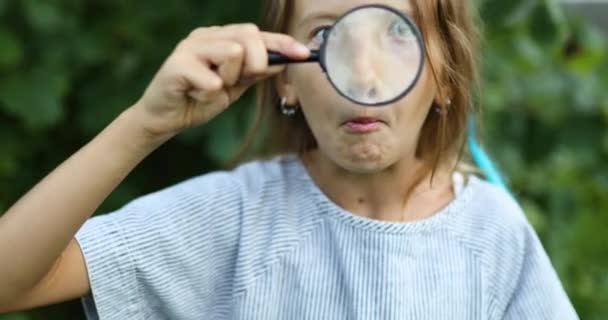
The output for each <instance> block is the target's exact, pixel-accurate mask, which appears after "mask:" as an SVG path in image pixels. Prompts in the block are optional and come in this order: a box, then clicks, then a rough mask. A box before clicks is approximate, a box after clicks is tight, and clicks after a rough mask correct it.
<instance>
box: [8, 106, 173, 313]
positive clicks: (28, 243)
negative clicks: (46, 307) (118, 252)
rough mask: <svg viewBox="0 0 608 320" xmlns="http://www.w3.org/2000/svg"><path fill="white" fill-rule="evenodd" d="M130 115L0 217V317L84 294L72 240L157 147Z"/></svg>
mask: <svg viewBox="0 0 608 320" xmlns="http://www.w3.org/2000/svg"><path fill="white" fill-rule="evenodd" d="M135 117H136V115H135V111H134V109H129V110H127V111H125V112H124V113H123V114H122V115H120V116H119V117H118V118H117V119H116V120H115V121H114V122H112V123H111V124H110V125H109V126H108V127H107V128H106V129H105V130H103V131H102V132H101V133H100V134H99V135H98V136H97V137H96V138H95V139H93V140H92V141H91V142H90V143H89V144H87V145H86V146H85V147H83V148H82V149H81V150H80V151H78V152H77V153H76V154H74V155H73V156H72V157H71V158H69V159H68V160H66V161H65V162H64V163H63V164H61V165H60V166H59V167H58V168H57V169H55V171H53V172H52V173H51V174H49V175H48V176H47V177H46V178H44V179H43V180H42V181H41V182H40V183H38V185H36V186H35V187H34V188H33V189H32V190H31V191H29V192H28V193H27V194H26V195H25V196H23V197H22V198H21V199H20V200H19V201H18V202H17V203H16V204H15V205H13V207H11V208H10V209H9V210H8V211H7V212H6V213H5V214H4V216H3V217H2V218H1V219H0V261H1V263H0V279H2V280H0V312H5V311H8V310H7V308H8V307H7V306H8V305H10V304H13V305H14V304H15V303H17V305H14V307H17V306H18V305H22V306H27V307H31V306H38V305H42V304H47V303H52V302H57V301H62V300H65V299H66V298H67V299H69V298H76V297H78V296H82V295H83V294H85V293H86V292H87V291H88V290H89V286H88V281H87V277H86V269H85V266H84V262H83V257H82V253H81V252H80V250H79V248H78V245H77V244H76V243H75V241H74V240H72V239H73V236H74V234H76V232H77V231H78V229H79V228H80V226H81V225H82V224H83V223H84V222H85V221H86V219H87V218H89V216H90V215H91V214H92V213H93V212H95V210H96V209H97V207H98V206H99V205H100V204H101V203H102V201H103V200H104V199H105V198H106V197H107V196H108V195H109V194H110V192H112V190H114V188H116V186H117V185H118V184H119V183H120V182H121V181H122V180H123V179H124V178H125V177H126V176H127V174H128V173H129V172H130V171H131V170H133V168H134V167H135V166H136V165H137V164H138V163H139V162H140V161H141V160H142V159H144V158H145V157H146V156H147V155H148V154H149V153H150V152H152V151H153V150H154V149H155V148H156V147H157V146H158V145H160V144H161V143H162V140H157V141H154V140H151V139H149V138H147V137H145V136H144V135H143V134H142V133H141V132H142V131H141V130H139V128H138V127H137V125H136V124H137V121H136V118H135ZM127 137H128V138H127ZM66 246H67V247H66ZM62 252H63V254H62ZM58 257H60V258H59V259H58ZM49 270H51V271H49ZM16 301H18V302H16Z"/></svg>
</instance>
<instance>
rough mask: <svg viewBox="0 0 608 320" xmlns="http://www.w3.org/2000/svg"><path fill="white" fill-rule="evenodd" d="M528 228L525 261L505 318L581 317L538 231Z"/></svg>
mask: <svg viewBox="0 0 608 320" xmlns="http://www.w3.org/2000/svg"><path fill="white" fill-rule="evenodd" d="M525 229H526V233H525V241H524V259H523V264H522V268H521V271H520V274H519V277H518V279H517V284H516V286H515V290H514V291H513V293H512V295H511V296H510V297H508V298H507V300H508V302H507V306H506V311H505V314H504V316H503V319H505V320H515V319H538V320H542V319H563V320H570V319H579V318H578V316H577V314H576V311H575V310H574V308H573V306H572V303H571V302H570V300H569V299H568V296H567V294H566V292H565V290H564V288H563V286H562V284H561V282H560V280H559V277H558V275H557V273H556V271H555V269H554V268H553V266H552V264H551V261H550V260H549V257H548V255H547V253H546V252H545V250H544V248H543V246H542V244H541V242H540V240H539V238H538V236H537V234H536V232H535V231H534V230H533V229H532V226H531V225H527V228H525Z"/></svg>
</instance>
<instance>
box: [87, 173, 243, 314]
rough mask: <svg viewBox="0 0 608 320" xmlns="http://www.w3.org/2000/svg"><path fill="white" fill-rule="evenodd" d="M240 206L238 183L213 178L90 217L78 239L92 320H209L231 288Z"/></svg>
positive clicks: (227, 178)
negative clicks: (83, 261)
mask: <svg viewBox="0 0 608 320" xmlns="http://www.w3.org/2000/svg"><path fill="white" fill-rule="evenodd" d="M241 206H242V204H241V189H240V187H239V185H238V183H237V181H235V180H234V179H232V177H231V176H229V175H228V174H226V173H214V174H208V175H204V176H201V177H197V178H193V179H190V180H188V181H186V182H183V183H181V184H178V185H176V186H173V187H170V188H167V189H165V190H162V191H159V192H156V193H153V194H150V195H146V196H144V197H141V198H139V199H136V200H134V201H133V202H131V203H129V204H127V205H126V206H124V207H123V208H121V209H119V210H117V211H115V212H112V213H109V214H105V215H99V216H95V217H93V218H91V219H89V220H88V221H87V222H86V223H85V224H84V225H83V226H82V228H81V229H80V230H79V231H78V233H77V234H76V240H77V241H78V243H79V245H80V247H81V250H82V253H83V256H84V258H85V263H86V268H87V272H88V276H89V282H90V287H91V292H90V294H89V295H88V296H86V297H84V298H83V306H84V308H85V313H86V315H87V318H88V319H102V320H104V319H176V318H186V319H190V318H210V317H211V312H212V309H213V306H214V304H215V302H216V301H215V300H214V299H216V298H217V297H221V296H222V295H225V294H228V291H227V290H230V285H229V283H230V278H229V275H230V274H231V273H232V272H231V269H232V268H233V266H234V260H235V259H236V255H237V253H238V236H239V232H238V230H239V223H240V218H239V217H240V214H241V212H240V208H241ZM224 291H226V292H224Z"/></svg>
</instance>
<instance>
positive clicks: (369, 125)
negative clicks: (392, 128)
mask: <svg viewBox="0 0 608 320" xmlns="http://www.w3.org/2000/svg"><path fill="white" fill-rule="evenodd" d="M383 124H384V125H385V124H386V122H384V121H383V120H380V119H378V118H372V117H356V118H352V119H349V120H347V121H345V122H344V123H342V126H343V127H344V128H345V129H346V130H347V131H349V132H352V133H369V132H373V131H376V130H378V129H380V126H382V125H383Z"/></svg>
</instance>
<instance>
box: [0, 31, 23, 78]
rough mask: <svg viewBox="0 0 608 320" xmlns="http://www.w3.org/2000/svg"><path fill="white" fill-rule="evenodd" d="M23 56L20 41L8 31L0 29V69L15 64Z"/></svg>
mask: <svg viewBox="0 0 608 320" xmlns="http://www.w3.org/2000/svg"><path fill="white" fill-rule="evenodd" d="M22 58H23V47H22V45H21V43H20V41H19V40H18V39H17V38H16V37H15V36H14V34H13V33H9V32H7V31H5V30H1V29H0V69H7V68H11V67H14V66H16V65H17V64H19V63H20V62H21V60H22Z"/></svg>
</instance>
